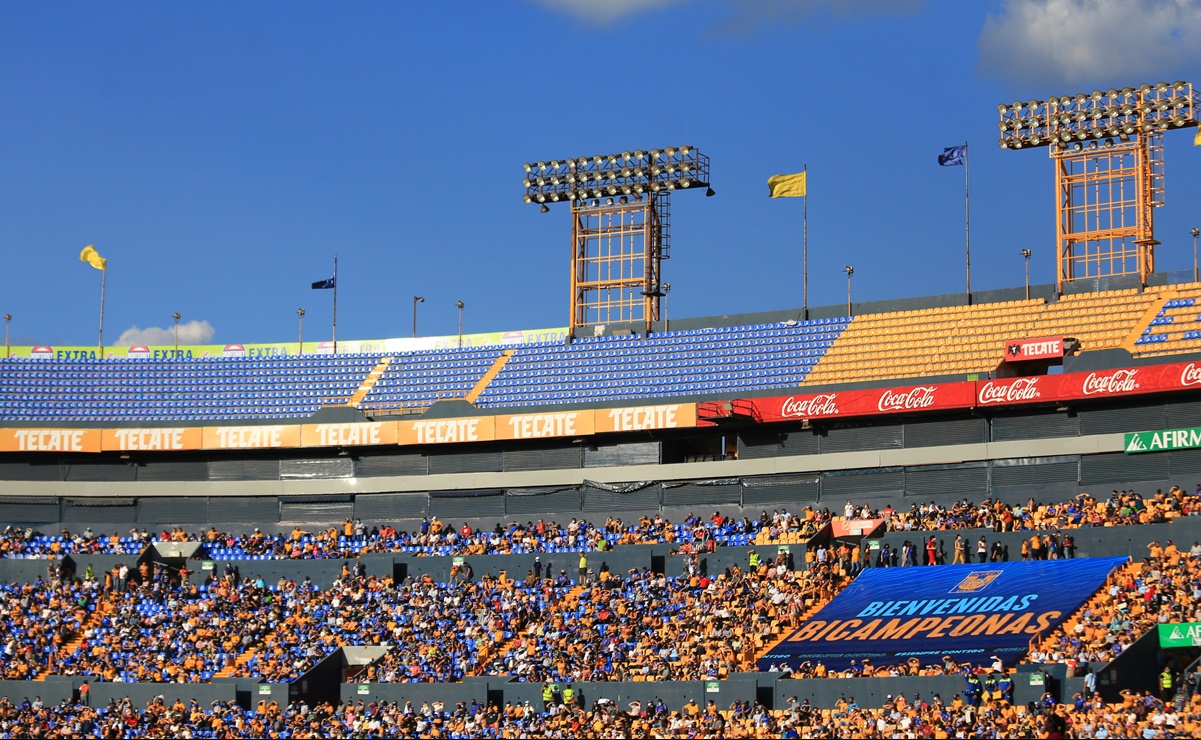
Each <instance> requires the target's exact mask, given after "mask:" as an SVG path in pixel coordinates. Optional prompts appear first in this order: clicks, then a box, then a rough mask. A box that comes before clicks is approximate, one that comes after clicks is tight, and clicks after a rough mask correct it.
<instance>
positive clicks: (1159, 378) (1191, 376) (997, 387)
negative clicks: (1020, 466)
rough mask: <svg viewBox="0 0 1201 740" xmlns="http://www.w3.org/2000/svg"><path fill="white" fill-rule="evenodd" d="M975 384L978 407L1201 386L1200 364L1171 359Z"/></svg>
mask: <svg viewBox="0 0 1201 740" xmlns="http://www.w3.org/2000/svg"><path fill="white" fill-rule="evenodd" d="M976 386H977V388H976V403H977V404H978V405H979V406H1008V405H1012V404H1020V403H1057V402H1062V401H1080V400H1085V399H1090V398H1114V397H1118V396H1136V395H1141V394H1144V393H1163V392H1167V391H1179V390H1184V389H1186V388H1191V387H1196V386H1201V366H1198V364H1197V363H1195V362H1188V363H1183V362H1175V363H1171V364H1167V365H1147V366H1145V367H1127V368H1120V369H1117V370H1097V371H1094V372H1088V373H1064V374H1063V375H1038V376H1034V377H1028V378H1005V379H1002V380H982V381H980V382H978V383H977V384H976Z"/></svg>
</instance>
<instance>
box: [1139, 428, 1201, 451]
mask: <svg viewBox="0 0 1201 740" xmlns="http://www.w3.org/2000/svg"><path fill="white" fill-rule="evenodd" d="M1197 447H1201V427H1188V428H1185V429H1161V430H1159V431H1158V432H1129V433H1127V434H1126V439H1125V442H1124V443H1123V445H1122V449H1124V450H1126V454H1127V455H1135V454H1138V453H1140V452H1164V451H1166V450H1191V449H1195V448H1197Z"/></svg>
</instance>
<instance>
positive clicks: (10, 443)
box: [0, 429, 100, 452]
mask: <svg viewBox="0 0 1201 740" xmlns="http://www.w3.org/2000/svg"><path fill="white" fill-rule="evenodd" d="M0 452H100V430H99V429H0Z"/></svg>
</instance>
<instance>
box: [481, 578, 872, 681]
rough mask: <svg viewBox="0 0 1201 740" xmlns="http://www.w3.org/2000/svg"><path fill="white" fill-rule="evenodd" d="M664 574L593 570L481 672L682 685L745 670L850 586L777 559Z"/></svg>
mask: <svg viewBox="0 0 1201 740" xmlns="http://www.w3.org/2000/svg"><path fill="white" fill-rule="evenodd" d="M688 571H689V572H688V573H687V574H686V575H683V576H679V577H668V576H666V575H663V574H655V573H652V572H651V571H650V570H648V569H643V570H631V571H630V572H629V573H628V574H626V575H624V576H621V575H615V574H611V573H609V572H608V571H607V570H606V569H603V568H602V570H601V572H600V574H599V577H598V579H597V580H596V581H595V582H592V583H589V584H587V587H586V589H585V590H583V591H582V592H581V593H580V594H578V597H577V598H575V599H574V600H572V601H571V603H566V604H564V606H563V608H560V609H558V610H556V611H554V612H552V613H551V614H550V615H549V619H544V620H538V621H535V622H531V623H529V625H527V628H526V629H524V630H522V631H520V632H519V633H518V635H517V640H516V641H515V643H514V645H513V649H511V650H509V651H507V652H505V653H504V654H500V655H497V656H496V657H495V658H494V659H493V661H492V662H491V663H490V664H487V665H486V666H484V668H485V669H486V672H488V673H493V674H496V673H500V674H508V675H513V676H517V677H518V678H520V679H521V680H524V681H533V682H539V681H666V680H674V681H688V680H708V679H722V678H725V677H727V676H728V675H729V674H730V673H732V672H736V671H743V670H751V669H752V665H753V662H754V657H755V653H756V651H757V650H758V649H759V648H760V647H762V646H763V645H764V644H765V642H769V641H771V640H772V639H773V637H774V636H775V635H776V634H779V633H784V632H787V631H788V630H789V629H791V628H793V627H795V626H796V625H798V624H799V620H800V617H801V615H802V614H803V613H804V612H805V611H806V610H808V609H810V608H811V607H813V606H814V605H816V604H818V603H822V602H824V601H827V600H828V599H830V598H832V597H833V596H834V594H835V593H837V591H838V590H840V588H841V587H842V586H843V585H844V584H845V583H846V582H847V581H848V580H849V579H847V578H845V577H844V576H841V575H839V574H838V573H836V572H835V571H834V569H833V568H831V567H820V568H817V567H815V568H812V569H809V570H805V571H800V572H794V571H793V570H791V569H790V568H789V567H788V565H787V556H785V555H783V554H781V555H779V556H778V557H777V559H776V560H774V561H767V560H765V561H763V562H761V563H759V564H758V565H757V566H756V567H754V568H749V569H747V570H745V571H744V570H742V569H741V568H739V567H737V566H734V567H731V568H729V569H727V570H726V571H725V572H723V573H720V574H717V575H715V576H713V577H710V576H709V575H706V574H703V573H701V572H700V570H699V568H697V567H695V563H693V562H690V564H689V568H688Z"/></svg>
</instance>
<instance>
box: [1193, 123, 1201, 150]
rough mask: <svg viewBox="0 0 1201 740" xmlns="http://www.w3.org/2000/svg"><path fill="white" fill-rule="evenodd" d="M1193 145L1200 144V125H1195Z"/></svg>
mask: <svg viewBox="0 0 1201 740" xmlns="http://www.w3.org/2000/svg"><path fill="white" fill-rule="evenodd" d="M1193 146H1201V126H1198V127H1197V133H1196V134H1195V135H1194V136H1193Z"/></svg>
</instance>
